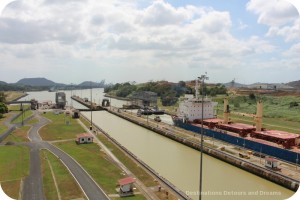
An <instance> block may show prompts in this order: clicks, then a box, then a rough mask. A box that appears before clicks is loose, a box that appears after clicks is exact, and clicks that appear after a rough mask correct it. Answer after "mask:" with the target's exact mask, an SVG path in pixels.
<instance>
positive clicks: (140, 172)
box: [97, 135, 157, 187]
mask: <svg viewBox="0 0 300 200" xmlns="http://www.w3.org/2000/svg"><path fill="white" fill-rule="evenodd" d="M97 137H98V139H99V140H101V142H102V143H103V144H104V145H105V146H106V147H107V148H109V149H110V151H111V152H112V153H113V154H114V155H115V156H116V157H117V158H118V159H119V160H120V161H121V162H122V163H123V164H124V165H125V166H126V167H127V168H128V169H129V170H130V171H131V172H132V173H133V174H134V175H135V176H136V177H137V178H138V179H139V180H141V181H142V182H143V183H144V184H145V185H146V186H147V187H152V186H156V185H157V183H156V182H155V181H154V178H153V177H152V176H150V175H149V174H148V173H146V172H145V170H144V169H142V168H141V167H140V166H139V165H137V164H136V163H135V162H134V161H132V159H131V158H129V157H128V156H127V155H125V153H123V152H122V151H121V150H120V149H119V148H117V147H116V146H115V145H114V144H112V143H111V142H110V141H109V140H108V139H107V138H106V137H104V136H103V135H98V136H97Z"/></svg>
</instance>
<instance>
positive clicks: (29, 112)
mask: <svg viewBox="0 0 300 200" xmlns="http://www.w3.org/2000/svg"><path fill="white" fill-rule="evenodd" d="M32 114H33V113H32V111H31V110H26V111H25V112H24V116H23V120H25V119H27V118H29V117H30V116H32ZM21 122H22V115H20V116H19V117H18V118H17V119H15V120H14V121H12V123H14V124H17V123H21Z"/></svg>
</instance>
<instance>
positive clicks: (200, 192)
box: [196, 73, 208, 200]
mask: <svg viewBox="0 0 300 200" xmlns="http://www.w3.org/2000/svg"><path fill="white" fill-rule="evenodd" d="M198 79H199V81H201V83H202V84H201V85H202V99H201V101H202V118H201V121H202V123H201V142H200V156H201V157H200V184H199V200H201V199H202V176H203V174H202V172H203V134H204V133H203V104H204V103H203V102H204V80H208V77H207V76H206V73H205V75H201V76H200V77H198ZM196 85H198V80H197V81H196ZM198 92H199V91H198V88H197V90H196V97H197V93H198Z"/></svg>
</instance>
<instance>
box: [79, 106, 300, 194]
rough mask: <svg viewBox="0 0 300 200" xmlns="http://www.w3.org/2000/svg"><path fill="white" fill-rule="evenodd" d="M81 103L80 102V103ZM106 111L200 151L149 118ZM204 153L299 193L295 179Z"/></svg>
mask: <svg viewBox="0 0 300 200" xmlns="http://www.w3.org/2000/svg"><path fill="white" fill-rule="evenodd" d="M79 102H80V101H79ZM106 110H107V111H108V112H109V113H111V114H113V115H116V116H118V117H121V118H123V119H125V120H127V121H130V122H132V123H134V124H137V125H139V126H142V127H144V128H146V129H148V130H151V131H153V132H155V133H158V134H160V135H162V136H164V137H167V138H170V139H172V140H174V141H176V142H179V143H181V144H184V145H186V146H188V147H191V148H193V149H195V150H200V143H196V142H194V141H192V140H189V139H186V138H184V137H180V136H179V135H176V134H173V133H172V132H171V131H169V130H166V129H162V128H161V127H160V126H158V125H153V124H151V123H148V118H147V123H145V122H143V121H142V120H139V119H138V118H133V117H132V116H131V115H128V112H126V110H122V109H119V108H112V109H108V108H106ZM203 151H204V153H206V154H207V155H210V156H212V157H214V158H217V159H219V160H222V161H225V162H226V163H229V164H231V165H234V166H236V167H238V168H240V169H243V170H246V171H247V172H250V173H252V174H255V175H257V176H260V177H262V178H264V179H267V180H269V181H272V182H274V183H276V184H279V185H281V186H284V187H286V188H287V189H290V190H292V191H297V189H298V187H299V181H297V180H295V179H291V178H289V177H287V176H284V175H282V174H279V173H277V172H274V171H272V170H268V169H266V168H263V167H260V166H257V165H255V164H253V163H251V162H248V161H245V160H243V159H239V158H237V157H234V156H231V155H230V154H227V153H225V152H224V151H220V150H218V149H214V148H210V147H209V146H204V149H203Z"/></svg>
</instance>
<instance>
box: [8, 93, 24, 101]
mask: <svg viewBox="0 0 300 200" xmlns="http://www.w3.org/2000/svg"><path fill="white" fill-rule="evenodd" d="M4 94H5V95H6V101H12V100H15V99H17V98H19V97H21V96H23V95H24V93H23V92H18V91H8V92H4Z"/></svg>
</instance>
